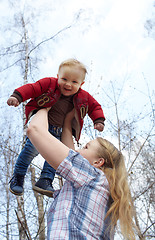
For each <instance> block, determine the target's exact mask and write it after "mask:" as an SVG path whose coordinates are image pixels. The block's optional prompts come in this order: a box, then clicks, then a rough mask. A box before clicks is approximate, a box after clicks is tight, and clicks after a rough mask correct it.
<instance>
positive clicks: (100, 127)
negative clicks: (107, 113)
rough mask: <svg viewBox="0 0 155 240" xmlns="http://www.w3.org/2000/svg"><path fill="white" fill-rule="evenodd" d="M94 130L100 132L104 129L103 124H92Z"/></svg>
mask: <svg viewBox="0 0 155 240" xmlns="http://www.w3.org/2000/svg"><path fill="white" fill-rule="evenodd" d="M94 129H97V130H98V131H99V132H102V131H103V129H104V124H102V123H95V124H94Z"/></svg>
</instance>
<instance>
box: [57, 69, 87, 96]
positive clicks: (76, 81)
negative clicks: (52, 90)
mask: <svg viewBox="0 0 155 240" xmlns="http://www.w3.org/2000/svg"><path fill="white" fill-rule="evenodd" d="M57 77H58V84H59V87H60V91H61V94H63V95H64V96H70V95H73V94H75V93H77V92H78V90H79V88H80V87H81V86H82V84H83V83H84V78H85V73H84V70H81V69H80V68H79V67H77V66H62V67H61V68H60V70H59V72H58V75H57Z"/></svg>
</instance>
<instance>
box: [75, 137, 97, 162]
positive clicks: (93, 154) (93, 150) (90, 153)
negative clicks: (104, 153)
mask: <svg viewBox="0 0 155 240" xmlns="http://www.w3.org/2000/svg"><path fill="white" fill-rule="evenodd" d="M99 147H100V144H99V142H98V141H97V140H96V139H94V140H92V141H90V142H88V143H87V144H86V145H85V147H83V148H82V149H78V150H77V152H79V153H80V154H81V155H82V156H83V157H84V158H86V159H87V160H88V161H89V163H90V164H91V165H94V162H95V161H96V160H98V159H99V157H97V153H98V150H99Z"/></svg>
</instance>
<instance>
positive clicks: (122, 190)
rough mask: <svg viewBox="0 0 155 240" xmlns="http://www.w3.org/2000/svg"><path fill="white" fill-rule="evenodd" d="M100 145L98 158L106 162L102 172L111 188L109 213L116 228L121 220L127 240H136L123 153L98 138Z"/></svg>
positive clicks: (122, 229)
mask: <svg viewBox="0 0 155 240" xmlns="http://www.w3.org/2000/svg"><path fill="white" fill-rule="evenodd" d="M97 141H98V142H99V144H100V146H101V147H100V148H99V152H98V157H102V158H104V160H105V163H104V165H103V166H102V168H101V169H102V171H103V172H104V173H105V175H106V177H107V180H108V182H109V186H110V194H111V197H112V200H113V203H112V205H111V207H110V209H109V210H108V212H107V215H106V217H107V216H109V215H110V217H111V224H112V226H113V227H114V226H115V225H116V224H117V220H119V223H120V228H121V232H122V234H123V236H124V237H125V239H128V240H130V239H131V240H134V239H135V234H134V230H133V229H134V223H133V215H134V211H133V204H132V198H131V193H130V189H129V185H128V181H127V176H128V174H127V171H126V167H125V163H124V157H123V155H122V153H121V152H120V151H119V150H118V149H117V148H116V147H115V146H114V145H113V144H112V143H110V142H109V141H107V140H105V139H103V138H100V137H99V138H97Z"/></svg>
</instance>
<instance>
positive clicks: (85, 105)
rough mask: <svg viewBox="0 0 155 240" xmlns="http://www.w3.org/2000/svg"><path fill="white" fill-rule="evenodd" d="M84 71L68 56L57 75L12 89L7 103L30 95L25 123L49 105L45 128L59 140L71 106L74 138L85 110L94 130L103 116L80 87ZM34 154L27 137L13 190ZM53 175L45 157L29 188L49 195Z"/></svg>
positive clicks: (100, 128)
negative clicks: (34, 182)
mask: <svg viewBox="0 0 155 240" xmlns="http://www.w3.org/2000/svg"><path fill="white" fill-rule="evenodd" d="M86 73H87V70H86V67H85V66H84V65H83V64H82V63H81V62H79V61H77V60H76V59H68V60H66V61H64V62H62V63H61V64H60V66H59V69H58V74H57V78H53V77H49V78H43V79H40V80H39V81H37V82H35V83H32V84H26V85H23V86H21V87H19V88H17V89H15V91H14V92H13V94H12V95H11V96H10V98H9V99H8V100H7V104H8V105H9V106H15V107H17V106H18V105H19V104H20V103H21V102H24V101H26V100H28V99H31V100H30V101H29V102H28V103H27V104H26V108H25V114H26V119H27V120H26V123H27V121H28V120H29V119H30V117H31V116H32V115H33V114H35V113H36V112H37V111H38V110H39V109H41V108H47V107H51V109H50V111H49V113H48V123H49V132H50V133H51V134H52V135H53V136H55V137H56V138H57V139H59V140H61V132H62V127H63V123H64V119H65V116H66V114H67V113H68V112H70V111H71V110H72V109H73V108H75V118H74V119H73V121H72V132H73V135H74V136H75V139H76V140H77V141H78V140H79V138H80V133H81V129H82V126H83V119H84V117H85V116H86V114H87V113H88V115H89V117H90V118H91V119H92V121H93V122H94V128H95V129H97V130H98V131H103V129H104V120H105V117H104V113H103V110H102V108H101V106H100V104H99V103H98V102H97V101H96V100H95V99H94V98H93V97H92V96H91V95H90V94H89V93H88V92H86V91H84V90H82V89H81V86H82V85H83V83H84V79H85V75H86ZM38 154H39V153H38V151H37V150H36V149H35V147H34V146H33V144H32V143H31V141H30V140H29V138H27V140H26V144H25V146H24V148H23V150H22V151H21V153H20V154H19V156H18V158H17V161H16V164H15V169H14V173H13V177H12V179H11V180H10V191H11V192H12V193H13V194H15V195H22V194H23V184H24V177H25V175H26V172H27V169H28V166H29V165H30V163H31V161H32V160H33V158H34V157H36V156H37V155H38ZM54 176H55V169H54V168H52V167H51V166H50V165H49V164H48V163H47V162H46V161H45V163H44V166H43V169H42V172H41V176H40V178H39V180H38V181H37V182H36V184H35V186H33V190H35V191H37V192H39V193H41V194H44V195H47V196H49V197H52V196H53V192H54V189H53V186H52V181H53V179H54Z"/></svg>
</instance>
